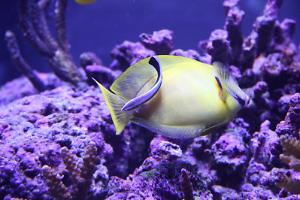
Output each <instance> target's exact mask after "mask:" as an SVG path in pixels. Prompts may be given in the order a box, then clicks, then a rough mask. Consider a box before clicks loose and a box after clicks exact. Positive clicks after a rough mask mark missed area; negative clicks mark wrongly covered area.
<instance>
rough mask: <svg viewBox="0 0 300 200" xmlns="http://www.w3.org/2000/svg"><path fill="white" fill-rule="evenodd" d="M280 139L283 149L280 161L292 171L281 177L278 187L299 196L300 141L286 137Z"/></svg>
mask: <svg viewBox="0 0 300 200" xmlns="http://www.w3.org/2000/svg"><path fill="white" fill-rule="evenodd" d="M280 139H281V145H282V147H283V154H280V160H281V161H282V162H283V163H285V164H287V165H288V166H289V167H290V168H291V169H292V170H293V171H291V172H289V173H287V175H285V176H283V177H282V180H281V182H280V183H279V186H280V187H282V188H284V189H286V190H287V191H289V192H292V193H296V194H300V177H299V173H300V140H299V139H296V138H295V137H292V136H288V135H283V136H281V138H280Z"/></svg>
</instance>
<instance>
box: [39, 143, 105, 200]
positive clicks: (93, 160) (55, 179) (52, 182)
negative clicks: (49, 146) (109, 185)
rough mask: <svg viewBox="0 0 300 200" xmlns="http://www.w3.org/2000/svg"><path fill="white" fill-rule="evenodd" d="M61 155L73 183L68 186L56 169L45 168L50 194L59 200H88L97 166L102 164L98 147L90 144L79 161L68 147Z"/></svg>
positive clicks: (44, 173) (63, 149) (44, 172)
mask: <svg viewBox="0 0 300 200" xmlns="http://www.w3.org/2000/svg"><path fill="white" fill-rule="evenodd" d="M61 154H62V159H63V161H64V164H65V166H66V170H67V172H68V176H69V177H70V179H71V180H72V182H71V185H70V186H66V185H65V184H64V183H63V181H62V179H63V176H62V177H60V176H59V174H57V171H56V170H55V169H51V168H50V167H49V166H44V167H43V175H44V177H45V180H46V182H47V185H48V188H49V192H50V193H51V195H52V196H53V197H55V198H56V199H57V200H63V199H65V200H73V199H87V195H88V190H89V189H90V186H91V184H92V177H93V174H94V173H95V171H96V169H97V168H96V166H97V165H98V164H99V163H100V157H99V154H98V150H97V147H96V145H95V144H93V143H91V144H89V145H88V146H87V148H86V151H85V155H84V157H83V159H82V160H79V161H78V159H77V158H76V156H75V155H73V154H71V153H70V152H69V151H68V149H67V148H66V147H64V148H62V150H61ZM80 161H81V162H80Z"/></svg>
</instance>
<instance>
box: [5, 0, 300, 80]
mask: <svg viewBox="0 0 300 200" xmlns="http://www.w3.org/2000/svg"><path fill="white" fill-rule="evenodd" d="M17 2H18V0H9V1H8V0H6V1H1V2H0V85H1V84H3V83H5V82H7V81H8V80H11V79H12V78H14V77H17V76H19V73H18V71H17V70H16V68H15V67H14V66H13V65H12V63H11V62H10V59H9V56H8V54H7V51H6V47H5V43H4V40H3V37H4V32H5V30H7V29H10V30H13V31H15V32H16V33H17V37H18V40H19V42H20V43H21V49H22V52H23V54H24V57H25V58H26V60H27V61H28V62H29V63H30V65H31V66H32V67H34V68H36V69H39V70H41V71H48V67H47V64H46V62H45V61H44V60H43V59H41V58H40V56H39V55H38V54H37V53H36V52H35V51H34V50H32V49H31V47H30V45H29V44H28V43H27V41H26V40H24V38H23V37H22V34H21V33H20V32H19V30H18V24H17ZM222 2H223V1H221V0H189V1H186V0H97V2H96V3H95V4H92V5H89V6H81V5H77V4H75V3H74V2H73V1H71V0H69V7H68V12H67V20H68V36H69V41H70V43H71V45H72V54H73V56H74V58H75V60H76V61H77V62H78V57H79V55H80V53H81V52H84V51H94V52H96V53H97V54H98V55H99V57H100V58H101V59H102V60H103V61H104V63H105V64H108V63H109V62H110V61H111V59H110V56H109V53H110V51H111V49H112V48H113V47H114V46H115V45H116V44H120V43H121V42H122V41H124V40H131V41H137V40H138V35H139V34H140V33H142V32H148V33H150V32H152V31H155V30H160V29H163V28H168V29H171V30H173V31H174V38H175V41H174V43H175V48H182V49H191V48H192V49H196V48H197V43H198V41H199V40H203V39H206V38H208V36H209V34H210V32H211V31H212V30H214V29H216V28H222V27H223V25H224V9H223V7H222ZM265 2H266V1H265V0H241V2H240V6H241V8H242V9H244V10H245V11H246V16H245V20H244V22H243V32H244V34H245V35H247V34H249V32H250V30H251V28H252V23H253V21H254V20H255V18H256V16H258V15H260V14H261V12H262V10H263V7H264V4H265ZM283 18H293V19H296V21H297V22H299V20H300V1H299V0H284V5H283V8H282V9H281V13H280V19H283ZM299 39H300V35H299V31H297V32H296V39H295V40H296V41H299Z"/></svg>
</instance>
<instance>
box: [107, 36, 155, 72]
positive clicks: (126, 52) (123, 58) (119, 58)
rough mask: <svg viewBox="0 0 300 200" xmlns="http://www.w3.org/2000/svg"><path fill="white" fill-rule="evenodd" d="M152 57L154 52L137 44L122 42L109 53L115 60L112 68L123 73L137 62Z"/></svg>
mask: <svg viewBox="0 0 300 200" xmlns="http://www.w3.org/2000/svg"><path fill="white" fill-rule="evenodd" d="M153 55H154V52H153V51H152V50H149V49H147V48H145V47H144V46H143V45H142V44H141V43H139V42H130V41H124V42H123V43H122V44H120V45H117V46H116V47H115V48H114V49H113V50H112V51H111V56H112V58H113V59H115V62H113V63H112V68H113V69H120V70H121V71H123V70H124V69H126V68H127V67H129V66H130V65H132V64H134V63H136V62H137V61H139V60H141V59H143V58H147V57H149V56H153Z"/></svg>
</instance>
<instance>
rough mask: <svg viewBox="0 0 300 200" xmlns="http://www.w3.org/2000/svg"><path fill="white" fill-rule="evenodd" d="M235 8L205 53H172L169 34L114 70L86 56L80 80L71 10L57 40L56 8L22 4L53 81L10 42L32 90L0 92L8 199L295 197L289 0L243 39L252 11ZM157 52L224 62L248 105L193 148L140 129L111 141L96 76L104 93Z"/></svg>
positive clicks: (298, 108) (117, 57) (299, 146)
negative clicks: (49, 20) (71, 41)
mask: <svg viewBox="0 0 300 200" xmlns="http://www.w3.org/2000/svg"><path fill="white" fill-rule="evenodd" d="M238 2H239V0H225V1H224V3H223V6H224V8H225V13H226V18H225V24H224V27H223V28H222V27H220V28H219V29H216V30H214V31H213V32H212V33H211V34H210V36H209V38H208V40H204V41H200V42H199V44H198V48H199V49H198V50H194V49H188V50H183V49H174V47H173V32H172V31H171V30H165V29H164V30H159V31H155V32H153V33H152V34H148V33H142V34H141V35H140V37H139V41H137V42H132V41H124V42H123V43H121V44H119V45H117V46H116V47H115V48H114V49H113V50H112V51H111V56H112V59H113V60H112V62H111V63H110V64H103V63H102V61H101V59H100V58H98V57H97V55H96V54H94V53H92V52H86V53H83V54H82V55H81V56H80V65H81V67H82V68H83V70H82V71H80V70H79V69H78V68H77V67H76V66H75V64H74V63H73V61H72V58H71V56H70V54H69V45H68V43H67V41H66V37H65V31H66V30H65V17H64V15H65V14H64V10H65V7H66V4H65V3H66V1H65V0H63V1H56V5H55V6H56V9H57V11H58V12H56V15H55V19H56V22H55V24H56V30H57V35H58V36H57V38H56V39H54V38H53V37H52V35H51V33H50V31H49V28H48V26H47V25H46V19H45V16H44V15H45V13H46V12H48V11H47V10H48V9H49V5H48V3H49V0H39V1H34V0H24V1H22V2H21V16H23V18H22V21H21V23H22V26H23V30H24V31H25V33H27V35H26V37H27V38H28V39H29V40H30V41H31V43H32V44H33V45H34V46H35V47H36V48H37V50H38V51H39V52H40V53H41V54H42V55H43V56H44V57H46V58H47V60H48V61H49V63H50V65H51V66H52V67H53V71H54V73H55V75H56V76H57V77H56V76H55V75H54V74H41V73H38V72H35V71H34V70H33V69H32V68H31V67H30V66H29V64H27V63H26V61H25V60H24V58H23V57H22V55H21V53H20V51H19V48H18V45H17V42H16V38H15V37H14V35H13V33H12V32H7V33H6V40H7V45H8V47H9V51H10V53H11V56H12V58H13V61H14V62H15V65H16V67H18V68H20V70H21V71H22V73H23V74H24V76H25V77H27V78H28V79H29V80H30V82H31V83H32V84H30V82H29V81H28V80H27V79H25V78H24V77H22V78H19V79H16V80H13V81H12V82H10V83H7V84H6V85H4V86H2V87H1V88H0V149H1V151H0V199H5V200H9V199H30V200H54V199H70V200H71V199H72V200H73V199H89V200H93V199H109V200H116V199H135V200H138V199H148V200H150V199H157V200H165V199H172V200H176V199H178V200H179V199H185V200H192V199H195V200H196V199H201V200H202V199H204V200H205V199H207V200H209V199H233V200H240V199H299V198H300V197H299V195H298V194H299V193H300V191H299V184H300V182H299V180H300V178H299V177H300V176H299V173H300V172H299V169H300V167H299V166H300V161H299V159H300V136H299V129H300V123H299V122H300V83H299V78H300V50H299V47H297V46H296V45H295V44H294V43H293V40H292V37H293V34H294V33H295V21H294V20H292V19H283V20H282V21H279V20H278V19H277V15H278V11H279V8H280V7H281V4H282V3H283V2H282V0H268V1H267V3H266V6H265V8H264V11H263V12H262V15H261V16H259V17H258V18H257V19H256V20H255V23H254V28H253V30H252V32H251V33H250V34H249V35H248V36H246V37H244V36H243V34H242V32H241V28H240V27H241V24H242V21H243V17H244V15H246V13H245V12H244V11H243V10H241V9H240V7H239V5H238ZM36 3H38V4H36ZM31 11H32V12H31ZM137 40H138V38H137ZM155 54H170V55H180V56H185V57H189V58H192V59H195V60H199V61H202V62H205V63H212V62H214V61H221V62H223V63H224V64H225V65H224V66H225V67H227V68H228V70H229V71H230V73H232V75H233V76H234V77H235V78H236V79H237V81H238V82H239V84H240V85H241V86H242V87H243V88H244V89H245V90H246V91H247V93H248V94H249V95H250V96H251V99H252V101H253V102H252V105H250V106H249V107H246V108H243V109H242V110H241V112H240V113H239V114H238V116H237V117H236V118H235V119H234V120H232V121H231V122H230V123H228V124H226V125H224V126H222V127H219V128H217V129H216V130H213V131H212V132H211V133H210V134H209V135H206V136H200V137H197V138H195V139H191V140H184V141H181V140H170V139H166V138H163V137H161V136H159V135H158V134H157V135H156V134H153V133H151V132H149V131H148V130H145V129H143V128H141V127H138V126H135V125H129V126H128V127H127V128H126V129H125V130H124V132H123V133H122V134H121V135H118V136H117V135H115V134H114V132H115V131H114V127H113V124H112V120H111V118H110V115H109V112H108V110H107V107H106V106H105V103H104V100H103V97H102V95H101V93H100V91H99V90H98V88H96V87H95V86H94V85H93V84H94V83H93V81H92V80H91V77H94V78H96V79H98V80H100V81H101V82H102V83H103V84H105V85H106V86H108V85H110V83H111V82H112V81H113V80H114V79H115V78H116V77H117V76H118V75H119V74H120V73H122V71H124V70H125V69H126V68H127V67H128V66H130V65H131V64H133V63H135V62H137V61H139V60H140V59H143V58H145V57H148V56H152V55H155ZM62 73H63V74H62ZM85 76H87V78H85ZM62 80H64V81H67V82H71V83H73V84H67V83H65V82H63V81H62ZM83 82H84V83H83ZM79 83H80V84H79ZM81 83H83V84H81ZM40 91H42V92H40Z"/></svg>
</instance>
